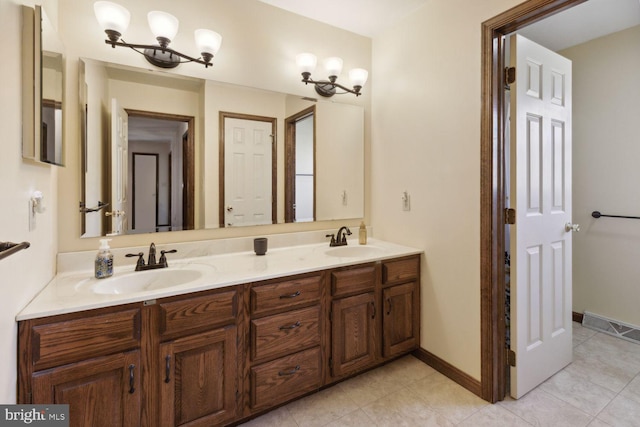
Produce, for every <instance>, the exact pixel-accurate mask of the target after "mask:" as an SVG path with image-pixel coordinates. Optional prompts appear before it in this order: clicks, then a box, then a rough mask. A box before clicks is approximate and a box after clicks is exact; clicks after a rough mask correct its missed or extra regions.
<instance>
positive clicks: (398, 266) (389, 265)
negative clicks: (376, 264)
mask: <svg viewBox="0 0 640 427" xmlns="http://www.w3.org/2000/svg"><path fill="white" fill-rule="evenodd" d="M419 274H420V257H418V256H415V257H412V258H404V259H400V260H397V261H389V262H385V263H383V264H382V283H389V282H398V281H403V280H409V279H415V278H417V277H418V275H419Z"/></svg>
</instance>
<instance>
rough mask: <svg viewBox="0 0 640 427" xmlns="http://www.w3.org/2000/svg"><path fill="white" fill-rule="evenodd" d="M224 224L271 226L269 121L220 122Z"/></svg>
mask: <svg viewBox="0 0 640 427" xmlns="http://www.w3.org/2000/svg"><path fill="white" fill-rule="evenodd" d="M224 129H225V130H224V132H225V136H224V140H225V147H224V153H225V154H224V157H225V163H224V170H225V172H224V195H225V204H224V207H225V225H226V226H227V227H229V226H239V225H258V224H271V223H272V221H271V220H272V218H271V217H272V214H271V199H272V195H271V191H272V176H271V175H272V170H273V169H272V155H271V148H272V147H271V144H272V143H273V142H272V140H273V138H272V130H271V122H264V121H258V120H245V119H235V118H229V117H226V118H225V119H224Z"/></svg>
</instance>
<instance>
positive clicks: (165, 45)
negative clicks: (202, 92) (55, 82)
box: [93, 1, 222, 68]
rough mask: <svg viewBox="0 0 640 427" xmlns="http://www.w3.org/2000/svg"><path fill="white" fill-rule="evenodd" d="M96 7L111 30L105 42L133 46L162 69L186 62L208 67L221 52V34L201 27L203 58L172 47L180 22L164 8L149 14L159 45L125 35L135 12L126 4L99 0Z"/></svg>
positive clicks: (198, 39)
mask: <svg viewBox="0 0 640 427" xmlns="http://www.w3.org/2000/svg"><path fill="white" fill-rule="evenodd" d="M93 10H94V12H95V14H96V18H97V19H98V23H99V24H100V26H101V27H102V28H103V29H104V32H105V33H107V40H105V43H107V44H110V45H111V47H113V48H114V49H115V47H116V46H122V47H128V48H131V49H133V50H135V51H136V52H138V53H139V54H141V55H144V57H145V58H146V60H147V61H149V62H150V63H151V64H153V65H155V66H158V67H161V68H175V67H177V66H178V65H179V64H181V63H183V62H197V63H198V64H202V65H204V66H205V68H207V67H209V66H210V65H212V64H211V60H212V59H213V56H214V55H215V54H216V53H218V50H219V49H220V45H221V44H222V36H221V35H220V34H218V33H216V32H215V31H211V30H206V29H199V30H196V31H195V34H194V35H195V40H196V45H197V47H198V51H199V52H200V57H199V58H193V57H191V56H189V55H185V54H184V53H181V52H178V51H176V50H173V49H171V48H170V47H169V43H171V40H173V39H174V38H175V36H176V34H177V33H178V24H179V22H178V19H177V18H176V17H175V16H173V15H171V14H169V13H166V12H160V11H153V12H149V14H148V15H147V19H148V21H149V28H151V32H152V33H153V35H154V36H155V37H156V40H157V41H158V44H157V45H147V44H132V43H127V42H125V41H124V40H123V39H122V38H121V37H122V34H124V32H125V31H126V30H127V28H128V27H129V21H130V19H131V14H130V13H129V11H128V10H127V9H126V8H125V7H123V6H121V5H119V4H116V3H112V2H110V1H97V2H95V3H94V5H93Z"/></svg>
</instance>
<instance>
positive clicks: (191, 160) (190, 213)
mask: <svg viewBox="0 0 640 427" xmlns="http://www.w3.org/2000/svg"><path fill="white" fill-rule="evenodd" d="M125 111H126V112H127V114H128V115H129V117H146V118H149V119H160V120H168V121H174V122H184V123H186V124H187V132H186V135H187V138H186V139H185V137H184V135H183V136H182V150H183V151H182V153H183V157H182V170H183V182H182V186H183V187H182V194H183V199H184V197H185V195H186V201H184V200H183V212H182V221H183V230H193V229H194V228H195V226H194V224H195V203H196V202H195V194H196V191H195V164H196V155H195V126H194V124H195V118H194V117H193V116H183V115H180V114H168V113H158V112H154V111H143V110H133V109H130V108H125ZM185 142H186V145H185ZM185 176H186V179H184V177H185ZM169 222H171V217H169Z"/></svg>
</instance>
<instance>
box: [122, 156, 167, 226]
mask: <svg viewBox="0 0 640 427" xmlns="http://www.w3.org/2000/svg"><path fill="white" fill-rule="evenodd" d="M132 160H133V162H132V163H131V165H132V168H131V176H132V180H131V183H132V184H131V191H132V197H131V207H132V209H131V230H129V232H130V233H131V234H134V233H151V232H155V231H156V230H157V229H158V228H159V227H160V226H163V224H161V222H160V221H159V214H160V210H161V205H165V204H166V202H167V201H166V200H164V198H163V200H160V197H159V196H160V194H159V193H160V192H159V189H160V188H159V187H160V183H159V181H160V153H137V152H132ZM163 207H164V206H163ZM162 210H165V211H166V209H162Z"/></svg>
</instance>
